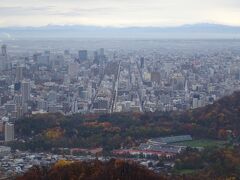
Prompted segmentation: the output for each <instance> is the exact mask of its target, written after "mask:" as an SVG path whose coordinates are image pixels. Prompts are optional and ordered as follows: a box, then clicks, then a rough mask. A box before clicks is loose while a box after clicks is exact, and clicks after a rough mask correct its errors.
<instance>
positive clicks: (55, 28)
mask: <svg viewBox="0 0 240 180" xmlns="http://www.w3.org/2000/svg"><path fill="white" fill-rule="evenodd" d="M18 38H164V39H174V38H178V39H179V38H181V39H184V38H193V39H204V38H210V39H216V38H223V39H225V38H231V39H235V38H237V39H238V38H240V26H226V25H219V24H194V25H183V26H177V27H100V26H82V25H64V26H61V25H48V26H42V27H8V28H0V39H18Z"/></svg>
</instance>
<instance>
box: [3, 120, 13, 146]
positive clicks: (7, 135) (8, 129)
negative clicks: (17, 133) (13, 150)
mask: <svg viewBox="0 0 240 180" xmlns="http://www.w3.org/2000/svg"><path fill="white" fill-rule="evenodd" d="M4 139H5V141H6V142H9V141H13V140H14V124H11V123H8V122H6V123H5V126H4Z"/></svg>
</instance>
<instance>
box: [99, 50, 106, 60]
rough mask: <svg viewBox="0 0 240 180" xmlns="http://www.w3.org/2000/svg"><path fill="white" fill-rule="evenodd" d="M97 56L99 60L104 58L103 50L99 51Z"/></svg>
mask: <svg viewBox="0 0 240 180" xmlns="http://www.w3.org/2000/svg"><path fill="white" fill-rule="evenodd" d="M99 56H100V58H101V59H102V58H104V57H105V55H104V48H101V49H100V50H99Z"/></svg>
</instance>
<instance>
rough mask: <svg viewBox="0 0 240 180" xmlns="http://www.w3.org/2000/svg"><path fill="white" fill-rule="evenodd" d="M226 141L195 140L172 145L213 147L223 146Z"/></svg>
mask: <svg viewBox="0 0 240 180" xmlns="http://www.w3.org/2000/svg"><path fill="white" fill-rule="evenodd" d="M225 143H226V141H218V140H212V139H196V140H192V141H184V142H180V143H174V144H175V145H181V146H189V147H203V148H206V147H214V146H223V145H224V144H225Z"/></svg>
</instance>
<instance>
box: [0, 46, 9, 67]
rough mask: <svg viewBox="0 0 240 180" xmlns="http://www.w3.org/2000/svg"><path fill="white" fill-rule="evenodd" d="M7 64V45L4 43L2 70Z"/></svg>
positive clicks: (0, 61) (1, 61) (0, 57)
mask: <svg viewBox="0 0 240 180" xmlns="http://www.w3.org/2000/svg"><path fill="white" fill-rule="evenodd" d="M7 64H8V63H7V46H6V45H2V53H1V54H0V70H1V71H3V70H6V69H7Z"/></svg>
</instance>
